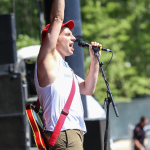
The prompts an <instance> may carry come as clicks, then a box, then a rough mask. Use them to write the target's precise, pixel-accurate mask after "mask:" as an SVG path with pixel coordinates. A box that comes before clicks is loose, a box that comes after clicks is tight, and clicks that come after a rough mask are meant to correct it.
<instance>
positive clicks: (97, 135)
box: [83, 119, 110, 150]
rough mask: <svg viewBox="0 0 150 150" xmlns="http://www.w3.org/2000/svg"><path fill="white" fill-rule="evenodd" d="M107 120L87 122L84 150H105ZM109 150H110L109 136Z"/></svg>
mask: <svg viewBox="0 0 150 150" xmlns="http://www.w3.org/2000/svg"><path fill="white" fill-rule="evenodd" d="M105 123H106V120H105V119H103V120H85V124H86V128H87V133H86V134H85V135H84V144H83V147H84V150H104V133H105ZM107 150H110V142H109V135H108V144H107Z"/></svg>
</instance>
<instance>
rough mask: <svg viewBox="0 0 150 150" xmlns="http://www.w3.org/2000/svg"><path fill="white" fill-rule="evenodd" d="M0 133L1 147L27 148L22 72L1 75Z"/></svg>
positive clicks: (9, 149)
mask: <svg viewBox="0 0 150 150" xmlns="http://www.w3.org/2000/svg"><path fill="white" fill-rule="evenodd" d="M0 134H1V140H0V149H3V150H12V149H15V150H26V149H27V146H26V124H25V104H24V100H23V89H22V80H21V74H17V73H15V74H8V75H0Z"/></svg>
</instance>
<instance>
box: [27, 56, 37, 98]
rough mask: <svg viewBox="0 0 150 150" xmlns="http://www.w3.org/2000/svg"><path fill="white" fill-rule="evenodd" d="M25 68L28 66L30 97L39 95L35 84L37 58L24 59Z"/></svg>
mask: <svg viewBox="0 0 150 150" xmlns="http://www.w3.org/2000/svg"><path fill="white" fill-rule="evenodd" d="M24 62H25V68H26V79H27V84H28V97H35V96H37V92H36V88H35V84H34V69H35V62H36V59H34V58H30V59H24Z"/></svg>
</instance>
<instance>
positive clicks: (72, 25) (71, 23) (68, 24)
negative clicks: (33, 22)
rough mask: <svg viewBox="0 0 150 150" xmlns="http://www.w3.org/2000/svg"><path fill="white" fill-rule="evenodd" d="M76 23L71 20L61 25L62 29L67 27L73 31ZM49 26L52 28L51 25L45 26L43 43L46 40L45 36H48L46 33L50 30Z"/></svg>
mask: <svg viewBox="0 0 150 150" xmlns="http://www.w3.org/2000/svg"><path fill="white" fill-rule="evenodd" d="M74 25H75V24H74V21H73V20H69V21H68V22H66V23H63V24H62V25H61V27H64V26H67V27H68V28H69V29H70V30H72V29H73V27H74ZM49 26H50V24H47V25H46V26H45V28H44V29H43V31H42V41H43V40H44V38H45V36H46V33H47V30H48V29H49Z"/></svg>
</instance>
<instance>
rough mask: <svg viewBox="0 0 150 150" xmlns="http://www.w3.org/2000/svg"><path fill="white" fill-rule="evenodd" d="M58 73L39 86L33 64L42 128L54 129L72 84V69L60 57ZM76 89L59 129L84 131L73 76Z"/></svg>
mask: <svg viewBox="0 0 150 150" xmlns="http://www.w3.org/2000/svg"><path fill="white" fill-rule="evenodd" d="M59 61H60V63H59V73H58V76H57V78H56V79H55V81H54V82H53V83H52V84H51V85H49V86H46V87H40V85H39V82H38V77H37V62H36V64H35V74H34V82H35V86H36V91H37V95H38V98H39V101H40V105H41V107H42V109H43V123H44V130H48V131H54V128H55V126H56V123H57V121H58V119H59V116H60V113H61V111H62V109H63V108H64V105H65V103H66V101H67V99H68V96H69V94H70V91H71V86H72V80H73V76H72V71H71V68H70V67H69V66H68V64H67V63H66V62H65V61H64V60H63V59H62V58H61V57H60V60H59ZM74 78H75V86H76V91H75V95H74V98H73V101H72V104H71V107H70V110H69V114H68V116H67V117H66V120H65V122H64V125H63V127H62V129H61V131H63V130H67V129H79V130H82V131H83V134H85V133H86V126H85V123H84V114H83V105H82V101H81V96H80V92H79V84H78V80H77V79H76V77H75V74H74Z"/></svg>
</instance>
